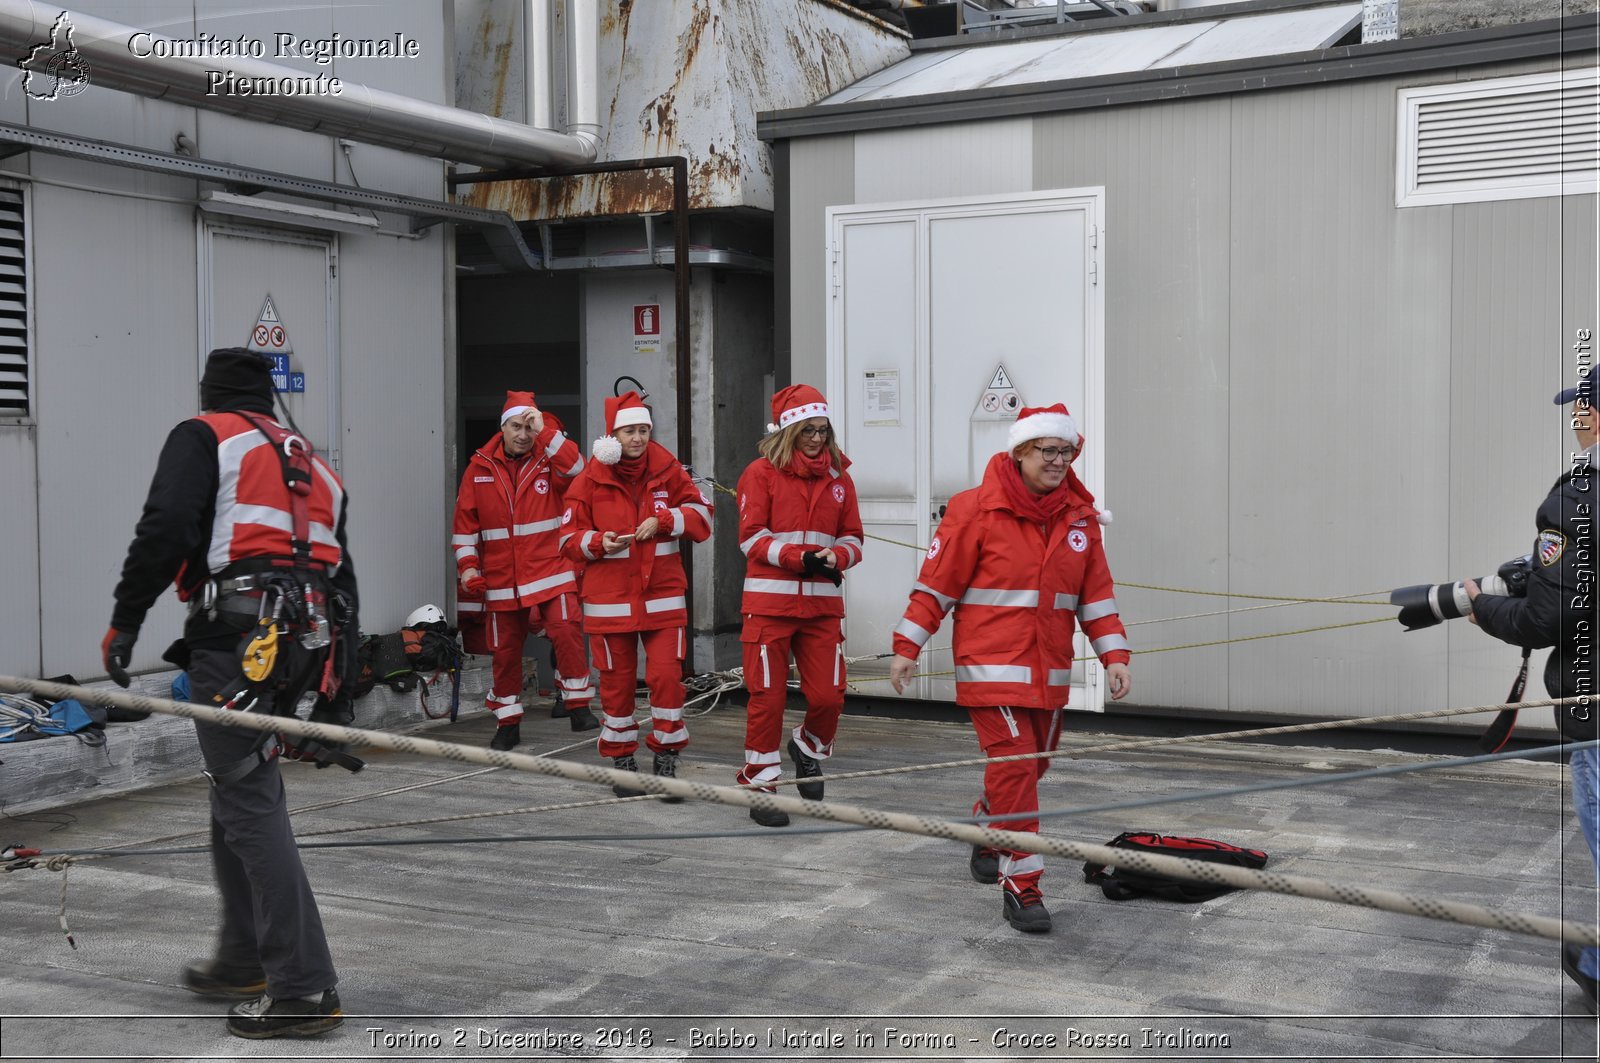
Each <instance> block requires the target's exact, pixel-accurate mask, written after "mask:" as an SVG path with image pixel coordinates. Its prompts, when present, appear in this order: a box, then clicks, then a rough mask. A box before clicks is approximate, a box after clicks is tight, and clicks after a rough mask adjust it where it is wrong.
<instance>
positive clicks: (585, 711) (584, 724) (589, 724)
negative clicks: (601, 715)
mask: <svg viewBox="0 0 1600 1063" xmlns="http://www.w3.org/2000/svg"><path fill="white" fill-rule="evenodd" d="M563 715H564V716H566V718H567V722H568V723H570V724H571V725H572V729H573V730H574V731H592V730H594V729H595V728H596V727H599V726H600V721H599V720H597V719H595V715H594V713H593V712H591V711H590V710H589V706H587V705H579V706H578V707H577V708H575V709H573V710H572V711H571V712H568V713H563Z"/></svg>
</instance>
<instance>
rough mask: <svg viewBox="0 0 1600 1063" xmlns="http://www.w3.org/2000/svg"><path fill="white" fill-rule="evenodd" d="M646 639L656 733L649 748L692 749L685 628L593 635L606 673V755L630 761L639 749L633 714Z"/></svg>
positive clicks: (652, 727) (602, 678)
mask: <svg viewBox="0 0 1600 1063" xmlns="http://www.w3.org/2000/svg"><path fill="white" fill-rule="evenodd" d="M641 641H642V642H643V643H644V681H645V684H646V685H647V686H649V688H650V734H649V736H648V737H647V738H645V745H647V746H649V747H650V750H651V752H654V753H679V752H682V751H683V750H684V749H686V748H687V747H688V745H689V731H688V728H686V727H684V726H683V651H684V639H683V628H681V627H668V628H660V629H658V630H656V631H620V632H617V631H607V632H604V633H601V634H597V635H590V636H589V647H590V650H591V652H593V654H594V663H595V666H596V667H597V668H599V669H600V707H601V709H602V710H603V711H604V713H605V716H604V717H603V718H602V719H601V721H600V739H599V752H600V755H601V756H602V757H628V756H632V755H633V753H634V751H635V750H636V749H638V748H639V724H638V721H636V720H635V719H634V718H633V710H634V691H635V690H636V689H637V688H638V681H639V643H640V642H641Z"/></svg>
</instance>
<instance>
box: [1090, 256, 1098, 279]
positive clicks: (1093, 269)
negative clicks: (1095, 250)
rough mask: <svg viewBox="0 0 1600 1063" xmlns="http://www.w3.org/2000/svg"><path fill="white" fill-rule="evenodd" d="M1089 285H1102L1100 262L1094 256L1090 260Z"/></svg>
mask: <svg viewBox="0 0 1600 1063" xmlns="http://www.w3.org/2000/svg"><path fill="white" fill-rule="evenodd" d="M1089 283H1090V284H1099V283H1100V260H1099V259H1098V258H1095V257H1094V256H1090V258H1089Z"/></svg>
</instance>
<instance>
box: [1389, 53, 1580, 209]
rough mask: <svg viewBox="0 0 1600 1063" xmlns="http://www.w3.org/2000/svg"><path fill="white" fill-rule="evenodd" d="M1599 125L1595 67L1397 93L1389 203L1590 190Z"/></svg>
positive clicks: (1462, 200) (1478, 199)
mask: <svg viewBox="0 0 1600 1063" xmlns="http://www.w3.org/2000/svg"><path fill="white" fill-rule="evenodd" d="M1597 123H1600V70H1596V69H1589V70H1579V71H1569V72H1567V73H1565V74H1561V73H1554V72H1552V73H1549V74H1534V75H1530V76H1526V77H1515V78H1497V79H1494V80H1490V81H1472V82H1464V83H1460V84H1454V85H1436V86H1430V87H1428V88H1424V89H1404V90H1402V91H1401V92H1400V174H1399V181H1398V190H1397V191H1398V194H1397V196H1396V200H1395V202H1396V204H1397V205H1398V206H1402V207H1407V206H1413V207H1414V206H1423V205H1427V204H1435V203H1472V202H1481V201H1485V200H1495V199H1525V198H1528V197H1531V196H1562V195H1585V194H1593V193H1595V192H1596V191H1597V187H1600V186H1597V182H1596V176H1597V174H1600V125H1597Z"/></svg>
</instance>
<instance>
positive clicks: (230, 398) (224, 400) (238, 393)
mask: <svg viewBox="0 0 1600 1063" xmlns="http://www.w3.org/2000/svg"><path fill="white" fill-rule="evenodd" d="M200 408H201V409H202V410H250V411H253V412H255V413H267V414H270V413H271V412H272V363H271V362H270V361H268V359H267V357H266V356H265V355H262V354H257V353H256V352H255V351H251V350H247V349H245V348H243V347H219V348H218V349H216V350H214V351H212V352H211V353H210V355H208V356H207V357H206V371H205V374H204V375H203V376H202V377H201V378H200Z"/></svg>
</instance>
